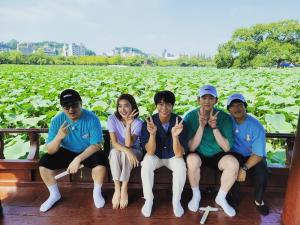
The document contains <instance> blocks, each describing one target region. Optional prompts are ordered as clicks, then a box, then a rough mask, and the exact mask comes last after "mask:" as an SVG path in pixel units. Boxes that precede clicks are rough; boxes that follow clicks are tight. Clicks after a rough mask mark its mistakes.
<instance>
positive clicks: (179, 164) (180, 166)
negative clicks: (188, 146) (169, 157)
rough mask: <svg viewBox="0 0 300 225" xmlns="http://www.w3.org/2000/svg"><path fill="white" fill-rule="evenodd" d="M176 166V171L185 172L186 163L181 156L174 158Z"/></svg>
mask: <svg viewBox="0 0 300 225" xmlns="http://www.w3.org/2000/svg"><path fill="white" fill-rule="evenodd" d="M174 160H175V163H176V167H175V170H174V171H176V172H178V173H184V174H186V164H185V162H184V160H183V159H182V158H175V159H174Z"/></svg>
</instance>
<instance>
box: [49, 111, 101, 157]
mask: <svg viewBox="0 0 300 225" xmlns="http://www.w3.org/2000/svg"><path fill="white" fill-rule="evenodd" d="M65 121H67V124H71V125H70V126H69V128H68V132H69V133H68V135H67V136H66V137H65V138H64V139H63V140H62V142H61V144H60V146H61V147H63V148H65V149H68V150H70V151H72V152H77V153H79V152H82V151H84V150H85V149H86V148H87V147H89V146H90V145H94V144H100V143H101V142H102V141H103V135H102V128H101V124H100V121H99V119H98V117H97V116H96V115H95V114H94V113H93V112H91V111H88V110H86V109H82V111H81V115H80V117H79V119H78V120H77V121H76V122H73V121H72V120H71V119H70V118H69V117H68V116H67V115H66V114H65V113H64V112H60V113H59V114H58V115H56V116H55V117H54V118H53V119H52V120H51V124H50V128H49V132H48V140H47V144H48V143H50V142H51V141H52V140H53V139H54V138H55V136H56V135H57V133H58V130H59V128H60V126H61V125H62V124H63V123H64V122H65Z"/></svg>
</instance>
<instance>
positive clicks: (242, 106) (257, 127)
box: [227, 94, 269, 215]
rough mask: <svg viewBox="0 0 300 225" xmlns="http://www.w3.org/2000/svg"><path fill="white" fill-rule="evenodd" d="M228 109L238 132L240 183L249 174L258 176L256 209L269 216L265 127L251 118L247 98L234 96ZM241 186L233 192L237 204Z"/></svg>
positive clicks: (236, 187)
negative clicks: (265, 200)
mask: <svg viewBox="0 0 300 225" xmlns="http://www.w3.org/2000/svg"><path fill="white" fill-rule="evenodd" d="M227 109H228V110H229V112H230V114H231V116H232V122H233V129H234V144H233V146H232V151H234V152H236V153H238V154H236V157H237V159H238V160H239V163H240V165H241V167H240V170H239V173H238V178H237V181H238V182H244V181H245V179H246V176H247V174H248V172H253V173H254V176H255V187H254V196H255V201H254V202H255V205H256V208H257V210H258V211H259V212H260V213H261V214H262V215H267V214H269V208H268V207H267V206H266V205H265V204H264V201H263V195H264V192H265V188H266V185H267V179H268V167H267V162H266V134H265V129H264V127H263V126H262V125H261V123H260V122H259V121H258V120H257V119H255V118H254V117H252V116H251V115H249V114H247V112H246V109H247V103H246V100H245V98H244V96H243V95H241V94H233V95H231V96H229V98H228V101H227ZM238 186H239V184H238V183H236V184H235V185H234V188H232V189H233V190H232V194H233V196H232V197H234V198H235V200H237V196H236V195H238V193H237V191H238V189H239V188H238Z"/></svg>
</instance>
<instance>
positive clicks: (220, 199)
mask: <svg viewBox="0 0 300 225" xmlns="http://www.w3.org/2000/svg"><path fill="white" fill-rule="evenodd" d="M226 195H227V192H225V191H223V190H221V189H220V190H219V192H218V195H217V197H216V199H215V201H216V203H217V204H218V205H219V206H221V207H222V208H223V210H224V212H225V213H226V214H227V215H228V216H231V217H232V216H235V214H236V213H235V210H234V208H232V207H231V206H230V205H229V204H228V202H227V200H226Z"/></svg>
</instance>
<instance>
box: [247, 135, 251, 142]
mask: <svg viewBox="0 0 300 225" xmlns="http://www.w3.org/2000/svg"><path fill="white" fill-rule="evenodd" d="M246 141H248V142H249V141H251V137H250V134H247V135H246Z"/></svg>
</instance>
